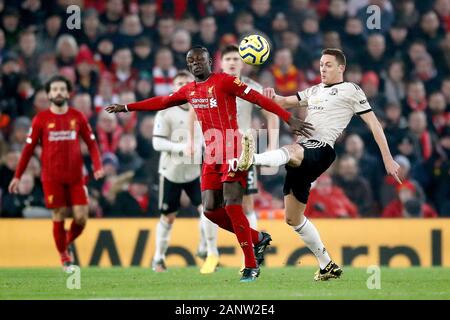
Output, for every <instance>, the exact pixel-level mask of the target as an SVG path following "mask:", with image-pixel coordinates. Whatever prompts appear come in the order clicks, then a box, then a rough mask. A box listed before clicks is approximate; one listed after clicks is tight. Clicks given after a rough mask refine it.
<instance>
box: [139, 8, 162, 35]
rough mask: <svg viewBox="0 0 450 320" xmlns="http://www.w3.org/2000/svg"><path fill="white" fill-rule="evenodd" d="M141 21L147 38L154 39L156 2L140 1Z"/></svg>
mask: <svg viewBox="0 0 450 320" xmlns="http://www.w3.org/2000/svg"><path fill="white" fill-rule="evenodd" d="M138 3H139V19H140V20H141V23H142V27H143V31H142V32H143V34H144V35H145V37H146V38H147V37H148V38H150V39H153V37H154V32H155V31H154V30H155V27H156V18H157V14H156V12H157V9H158V6H157V4H156V0H139V1H138Z"/></svg>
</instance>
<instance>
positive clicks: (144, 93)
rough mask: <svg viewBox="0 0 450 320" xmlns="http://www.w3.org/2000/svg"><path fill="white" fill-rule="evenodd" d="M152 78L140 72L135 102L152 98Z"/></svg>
mask: <svg viewBox="0 0 450 320" xmlns="http://www.w3.org/2000/svg"><path fill="white" fill-rule="evenodd" d="M152 91H153V84H152V77H151V75H150V73H149V72H146V71H143V72H142V71H141V72H140V73H139V78H138V81H137V84H136V91H135V93H134V94H135V97H136V101H141V100H145V99H148V98H151V97H152V96H153V94H152Z"/></svg>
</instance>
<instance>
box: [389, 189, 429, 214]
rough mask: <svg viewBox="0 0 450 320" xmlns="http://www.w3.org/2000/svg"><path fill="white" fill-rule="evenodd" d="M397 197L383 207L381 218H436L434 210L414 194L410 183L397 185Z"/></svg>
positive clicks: (414, 191)
mask: <svg viewBox="0 0 450 320" xmlns="http://www.w3.org/2000/svg"><path fill="white" fill-rule="evenodd" d="M397 193H398V199H395V200H393V201H392V202H390V203H389V204H388V205H387V207H386V208H385V209H384V211H383V214H382V217H383V218H436V217H437V213H436V211H435V210H434V209H433V208H432V207H431V206H430V205H428V204H426V203H424V202H423V200H421V199H420V198H418V197H417V196H416V189H415V186H414V185H413V184H412V183H409V182H404V183H402V184H401V185H398V186H397Z"/></svg>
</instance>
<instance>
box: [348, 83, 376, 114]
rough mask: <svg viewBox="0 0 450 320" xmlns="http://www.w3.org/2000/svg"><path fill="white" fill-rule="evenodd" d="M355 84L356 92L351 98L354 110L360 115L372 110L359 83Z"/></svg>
mask: <svg viewBox="0 0 450 320" xmlns="http://www.w3.org/2000/svg"><path fill="white" fill-rule="evenodd" d="M353 86H354V87H355V92H354V94H353V95H352V98H351V99H352V108H353V112H354V113H356V114H358V115H360V114H363V113H366V112H369V111H372V108H371V106H370V104H369V102H368V101H367V97H366V94H365V93H364V91H363V90H362V89H361V88H360V87H359V86H358V85H357V84H353Z"/></svg>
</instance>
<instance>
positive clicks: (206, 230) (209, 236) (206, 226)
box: [200, 211, 219, 256]
mask: <svg viewBox="0 0 450 320" xmlns="http://www.w3.org/2000/svg"><path fill="white" fill-rule="evenodd" d="M200 224H201V226H202V231H203V232H202V234H203V235H204V236H205V238H206V251H207V253H208V256H210V255H214V256H219V250H218V249H217V230H218V227H217V224H215V223H213V222H212V221H211V220H209V219H208V218H207V217H205V215H204V214H203V211H202V213H201V216H200Z"/></svg>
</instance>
